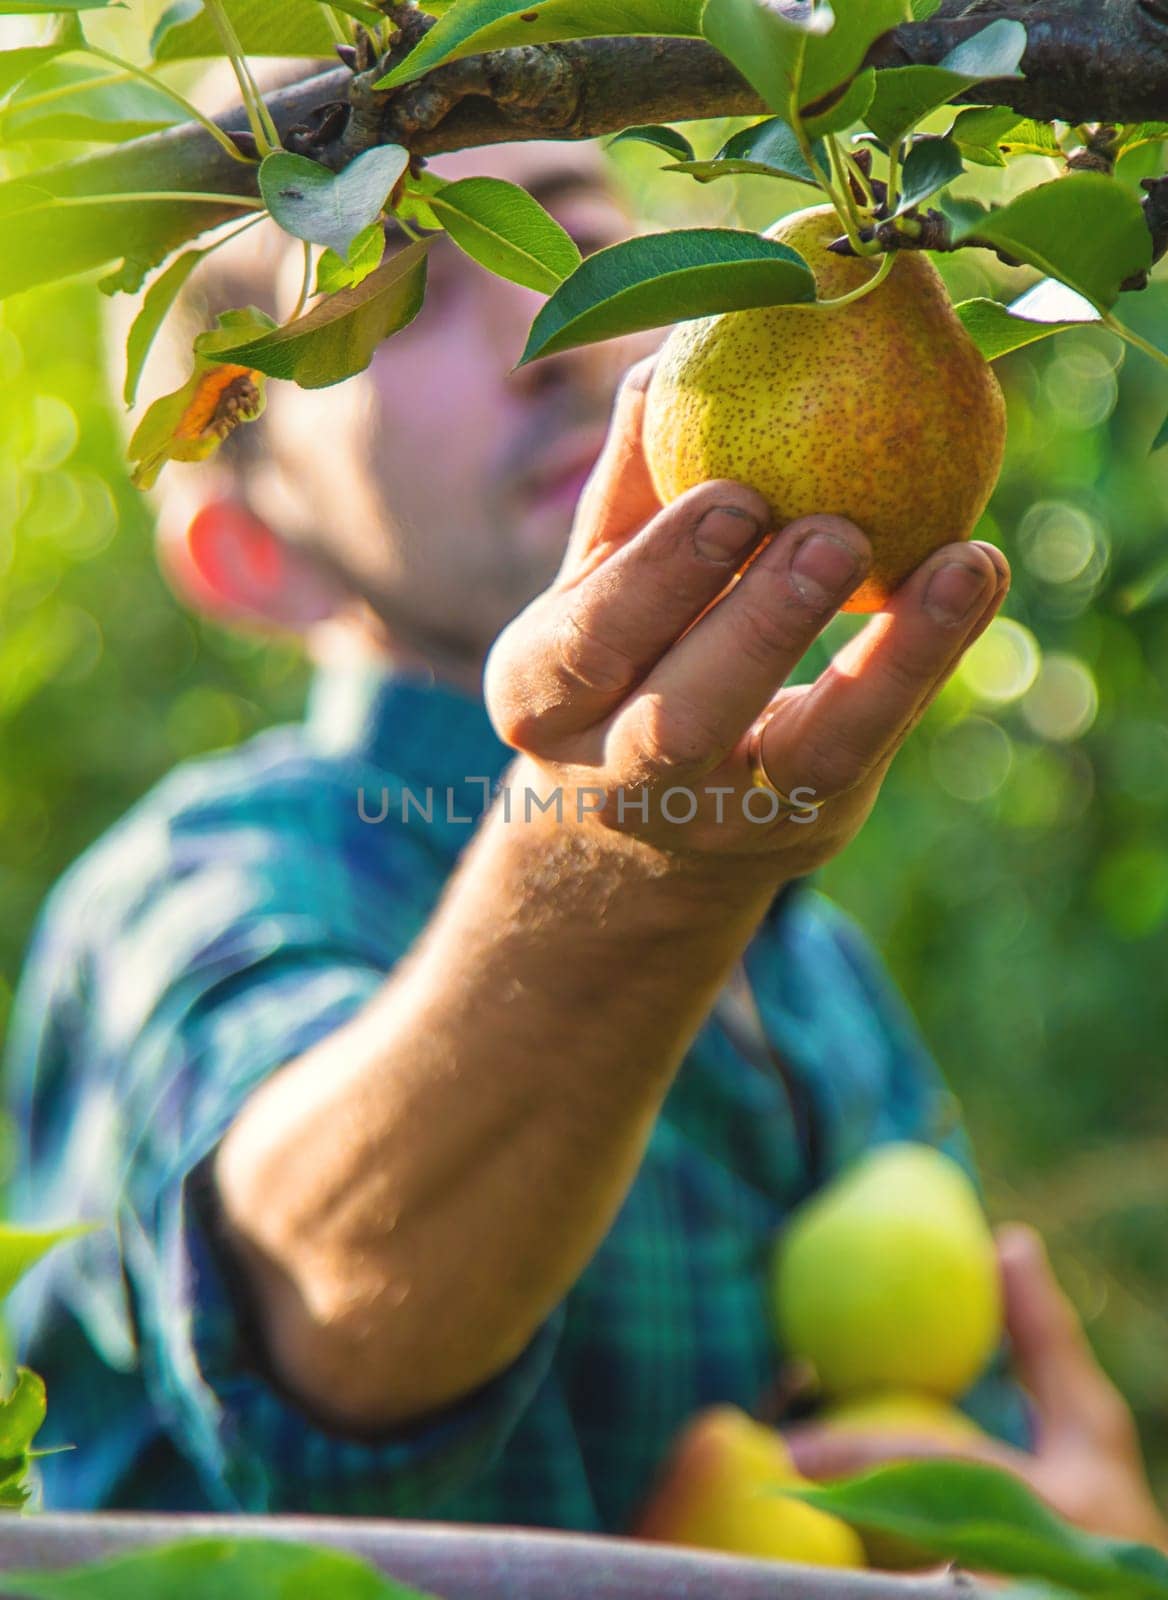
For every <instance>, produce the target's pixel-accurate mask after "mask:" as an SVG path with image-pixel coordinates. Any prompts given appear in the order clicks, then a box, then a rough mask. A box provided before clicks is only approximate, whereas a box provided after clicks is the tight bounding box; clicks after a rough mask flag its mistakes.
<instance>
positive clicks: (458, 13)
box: [375, 0, 704, 89]
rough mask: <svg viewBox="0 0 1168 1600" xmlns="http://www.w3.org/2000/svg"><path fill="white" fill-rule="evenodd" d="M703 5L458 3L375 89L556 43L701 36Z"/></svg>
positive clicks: (676, 1) (531, 0)
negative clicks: (478, 58)
mask: <svg viewBox="0 0 1168 1600" xmlns="http://www.w3.org/2000/svg"><path fill="white" fill-rule="evenodd" d="M703 4H704V0H461V3H460V4H458V5H455V6H452V7H451V8H450V9H449V10H448V11H446V12H445V13H444V14H443V16H442V17H441V18H440V19H439V21H438V22H437V23H436V24H435V26H434V27H433V28H431V29H430V31H429V33H427V34H426V36H425V37H424V38H423V39H422V41H421V42H420V43H419V44H417V45H416V46H415V47H414V49H413V50H412V51H411V52H410V54H409V55H408V56H406V58H405V59H404V61H400V62H398V64H397V66H396V67H394V69H393V70H392V72H388V73H386V75H385V76H384V77H383V78H379V79H378V81H377V84H376V85H375V87H377V88H378V89H394V88H397V87H398V85H400V84H403V83H411V82H412V81H413V80H414V79H415V78H420V77H421V76H422V74H423V73H425V72H430V71H431V70H432V69H433V68H434V67H437V66H440V65H442V63H443V62H446V61H457V60H459V59H460V58H461V57H462V56H473V55H480V54H481V53H482V52H483V51H486V50H506V49H510V48H512V47H514V46H516V45H528V44H553V43H555V42H556V41H557V40H561V39H599V38H603V37H608V36H618V35H623V36H625V37H628V36H630V35H646V34H649V35H651V34H672V35H683V36H691V37H696V36H698V35H699V34H700V32H701V17H702V8H703Z"/></svg>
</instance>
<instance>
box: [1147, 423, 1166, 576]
mask: <svg viewBox="0 0 1168 1600" xmlns="http://www.w3.org/2000/svg"><path fill="white" fill-rule="evenodd" d="M1166 444H1168V417H1165V418H1164V420H1163V422H1162V423H1161V424H1160V431H1159V433H1157V435H1156V437H1155V438H1154V439H1153V440H1152V448H1151V451H1150V452H1149V453H1150V454H1154V453H1155V451H1157V450H1163V448H1164V446H1165V445H1166ZM1164 571H1165V573H1166V574H1168V564H1166V566H1165V568H1164Z"/></svg>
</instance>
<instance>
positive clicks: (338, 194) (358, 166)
mask: <svg viewBox="0 0 1168 1600" xmlns="http://www.w3.org/2000/svg"><path fill="white" fill-rule="evenodd" d="M409 159H410V156H409V151H408V150H405V149H403V148H402V146H401V145H400V144H383V145H377V146H376V147H375V148H374V149H372V150H365V151H363V152H362V154H361V155H359V156H358V157H357V158H356V160H355V161H351V162H350V163H349V165H348V166H347V167H345V168H344V169H343V170H342V171H340V172H330V170H329V169H328V167H324V166H322V165H321V164H320V162H319V161H311V160H310V159H309V158H308V156H299V155H290V154H288V153H287V152H286V151H284V150H278V151H276V152H275V153H274V154H272V155H270V156H265V157H264V159H263V161H262V162H261V163H260V178H259V182H260V193H261V194H262V195H263V197H264V204H265V205H266V206H267V208H268V210H269V211H270V212H271V214H272V216H273V217H274V218H275V219H276V221H277V222H278V223H279V224H280V226H281V228H283V230H284V232H285V233H290V234H291V235H292V236H293V238H295V239H305V240H307V241H308V243H309V244H323V245H327V246H328V248H329V249H330V250H335V251H336V253H337V254H338V255H340V256H344V255H347V254H348V251H349V246H350V245H351V244H352V242H353V240H354V239H355V238H356V237H357V235H358V234H359V233H360V232H361V231H362V230H363V229H365V228H367V227H368V226H369V224H370V223H371V222H374V221H376V219H377V218H378V217H379V216H380V215H381V212H382V208H383V207H384V205H385V203H386V201H387V200H388V199H389V196H390V193H391V191H392V190H393V186H394V184H396V183H397V181H398V179H399V178H400V177H401V175H402V173H403V172H404V171H405V170H406V167H407V165H408V164H409Z"/></svg>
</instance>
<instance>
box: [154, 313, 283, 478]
mask: <svg viewBox="0 0 1168 1600" xmlns="http://www.w3.org/2000/svg"><path fill="white" fill-rule="evenodd" d="M275 326H276V324H275V322H274V321H273V320H272V318H271V317H269V316H267V315H266V314H265V313H264V312H262V311H257V310H256V308H255V307H254V306H249V307H248V308H247V309H246V310H245V311H225V312H224V313H223V315H222V316H221V317H220V318H219V320H218V322H217V324H216V326H215V327H214V328H211V329H208V331H207V332H206V333H201V334H199V336H198V338H197V339H196V340H195V346H194V356H195V367H194V371H193V372H192V373H191V376H190V377H189V378H188V379H187V381H186V383H184V384H183V386H182V388H181V389H176V390H175V392H174V393H173V394H168V395H164V396H163V397H162V398H161V399H159V400H156V401H155V402H154V404H153V405H152V406H151V407H150V409H149V410H148V411H147V413H146V415H145V416H144V417H143V418H142V421H141V422H140V423H139V424H138V426H137V428H136V429H135V430H134V437H133V438H132V439H131V440H130V448H129V457H130V460H131V461H133V462H134V463H135V466H134V470H133V472H132V473H131V481H132V482H133V483H134V485H135V487H136V488H139V489H149V488H150V487H151V486H152V485H153V484H154V483H155V482H156V481H157V478H158V474H159V473H160V472H161V471H162V469H163V467H164V466H165V465H166V463H167V462H168V461H205V460H206V459H207V458H208V456H212V455H214V454H215V452H216V450H218V448H219V446H220V445H221V444H222V443H223V441H224V439H226V438H227V437H228V436H229V435H230V434H232V433H234V432H235V430H236V428H238V427H240V426H241V425H242V424H243V423H245V422H254V421H255V419H256V418H257V417H258V416H260V414H261V413H262V412H263V409H264V402H265V398H266V397H265V393H264V384H265V378H264V374H263V373H262V372H258V371H256V370H255V369H254V368H252V367H247V366H239V365H235V364H233V363H226V362H224V363H220V362H217V361H215V360H214V352H215V351H217V350H223V349H226V348H229V347H230V346H231V345H233V344H239V343H241V342H243V341H246V340H247V339H249V338H258V337H261V336H262V335H263V334H264V333H266V332H268V331H269V330H270V329H271V328H274V327H275Z"/></svg>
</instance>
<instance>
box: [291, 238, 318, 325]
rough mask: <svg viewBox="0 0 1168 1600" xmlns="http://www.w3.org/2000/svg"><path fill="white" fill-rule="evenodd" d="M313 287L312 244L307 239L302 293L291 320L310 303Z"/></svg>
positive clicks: (293, 320) (301, 282)
mask: <svg viewBox="0 0 1168 1600" xmlns="http://www.w3.org/2000/svg"><path fill="white" fill-rule="evenodd" d="M311 287H312V246H311V245H310V244H309V242H308V240H307V239H306V240H305V241H304V276H303V277H302V278H301V280H300V295H299V298H298V299H297V301H296V305H295V307H294V308H293V311H292V315H291V316H290V317H289V318H288V321H289V322H295V321H296V318H297V317H298V316H299V315H300V313H301V312H302V311H303V310H304V307H305V305H306V304H307V303H308V291H309V289H311Z"/></svg>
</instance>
